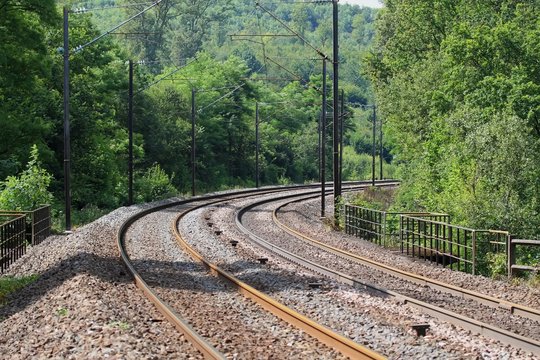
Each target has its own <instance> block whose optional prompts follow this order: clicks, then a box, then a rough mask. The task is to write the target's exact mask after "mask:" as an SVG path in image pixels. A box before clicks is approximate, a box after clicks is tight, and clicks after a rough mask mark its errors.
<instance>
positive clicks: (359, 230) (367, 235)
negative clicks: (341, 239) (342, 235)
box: [345, 205, 386, 245]
mask: <svg viewBox="0 0 540 360" xmlns="http://www.w3.org/2000/svg"><path fill="white" fill-rule="evenodd" d="M385 218H386V215H385V212H384V211H379V210H374V209H368V208H364V207H361V206H353V205H345V232H346V233H347V234H349V235H354V236H356V237H359V238H362V239H364V240H367V241H371V242H374V243H376V244H378V245H384V238H385Z"/></svg>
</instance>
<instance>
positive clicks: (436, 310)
mask: <svg viewBox="0 0 540 360" xmlns="http://www.w3.org/2000/svg"><path fill="white" fill-rule="evenodd" d="M299 196H300V195H296V196H294V195H286V196H281V197H277V198H272V199H266V200H263V201H258V202H254V203H251V204H250V205H248V206H245V207H243V208H242V209H240V210H239V212H238V213H237V216H236V224H237V226H238V228H239V229H240V230H241V231H242V232H243V233H244V234H246V235H247V236H248V237H249V238H250V239H251V240H253V241H254V242H255V244H257V245H258V246H260V247H261V248H264V249H266V250H267V251H270V252H272V253H274V254H276V255H277V256H279V257H281V258H283V259H285V260H287V261H290V262H293V263H296V264H298V265H300V266H303V267H305V268H307V269H310V270H311V271H314V272H316V273H319V274H322V275H325V276H328V277H330V278H333V279H336V280H338V281H340V282H342V283H345V284H348V285H351V286H354V287H362V288H369V289H372V290H374V291H377V292H379V293H382V294H385V295H388V296H391V297H394V298H397V299H400V300H401V301H403V302H405V303H408V304H410V305H413V306H415V307H417V308H419V309H421V310H422V311H423V312H425V313H428V314H430V315H432V316H434V317H437V318H439V319H441V320H443V321H447V322H450V323H452V324H454V325H458V326H461V327H462V328H465V329H467V330H471V331H474V332H476V333H478V334H481V335H484V336H487V337H489V338H493V339H497V340H499V341H501V342H503V343H505V344H509V345H512V346H515V347H517V348H521V349H523V350H526V351H531V352H533V353H534V354H536V355H540V342H539V341H537V340H536V339H530V338H527V337H524V336H521V335H518V334H515V333H512V332H510V331H507V330H504V329H500V328H498V327H495V326H492V325H490V324H486V323H483V322H481V321H477V320H474V319H471V318H469V317H466V316H463V315H460V314H457V313H454V312H452V311H449V310H446V309H443V308H441V307H438V306H434V305H431V304H428V303H426V302H423V301H419V300H417V299H414V298H412V297H408V296H404V295H402V294H399V293H397V292H395V291H390V290H386V289H383V288H380V287H377V286H374V285H372V284H368V283H365V282H362V281H360V280H358V279H356V278H354V277H352V276H350V275H348V274H344V273H342V272H339V271H335V270H333V269H330V268H328V267H325V266H321V265H319V264H317V263H314V262H312V261H310V260H307V259H305V258H303V257H301V256H298V255H296V254H293V253H291V252H289V251H287V250H285V249H283V248H281V247H279V246H276V245H275V244H272V243H271V242H269V241H267V240H265V239H263V238H261V237H260V236H258V235H256V234H255V233H253V232H252V231H251V230H249V229H248V228H247V227H245V226H244V225H243V223H242V217H243V215H244V214H245V213H247V212H249V211H250V210H251V209H253V208H255V207H257V206H260V205H264V204H267V203H270V202H275V201H279V200H286V199H290V198H298V197H299ZM306 238H307V237H305V238H301V240H304V241H306ZM310 242H311V240H310ZM312 245H317V244H316V243H315V242H313V243H312ZM317 247H319V248H321V249H323V250H325V251H329V252H332V253H334V252H333V251H330V250H329V249H328V248H325V247H321V246H317ZM334 254H335V253H334ZM338 256H342V257H344V255H342V254H341V255H338Z"/></svg>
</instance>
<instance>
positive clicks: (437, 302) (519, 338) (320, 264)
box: [237, 198, 540, 355]
mask: <svg viewBox="0 0 540 360" xmlns="http://www.w3.org/2000/svg"><path fill="white" fill-rule="evenodd" d="M277 200H280V198H277V199H271V200H266V201H263V202H258V203H255V204H251V205H249V206H247V207H245V208H243V209H242V210H240V213H239V215H238V218H237V223H238V225H239V226H240V227H241V228H243V231H244V232H245V233H246V234H248V235H249V236H250V237H251V238H252V239H253V240H255V241H257V243H258V244H259V245H260V246H263V247H266V248H267V249H269V250H270V249H271V250H272V251H274V252H277V253H280V256H282V257H285V258H288V259H289V260H291V261H293V262H296V263H299V264H301V265H302V266H304V267H307V268H310V269H311V270H313V271H316V272H319V273H323V274H325V275H326V276H330V277H333V278H336V279H339V280H340V281H343V282H345V283H348V284H352V285H354V286H364V285H365V286H368V287H371V288H372V289H374V290H376V291H379V292H381V293H384V294H386V295H389V296H393V297H396V298H400V299H402V300H403V301H405V302H409V303H411V304H413V305H415V306H417V307H421V308H423V309H424V311H426V312H428V313H430V314H432V315H435V316H437V317H439V318H442V319H445V320H447V321H450V322H452V323H454V324H457V325H459V326H462V327H464V328H467V329H469V330H472V331H475V332H477V333H481V334H484V335H486V336H488V337H492V338H495V339H498V340H500V341H502V342H504V343H506V344H511V345H513V346H516V347H518V348H522V349H524V350H525V351H531V352H533V353H535V354H537V355H538V354H540V343H539V342H538V337H537V336H536V335H535V334H540V325H539V324H538V321H536V313H535V309H529V308H527V307H523V306H520V305H518V304H509V303H508V302H506V301H500V302H502V303H504V304H505V305H506V304H509V305H508V307H504V308H502V307H499V308H497V309H493V308H492V307H487V306H485V305H483V304H482V302H484V301H485V299H486V298H489V297H486V296H483V297H481V300H482V301H480V303H478V302H476V301H473V300H472V298H474V296H473V295H474V293H473V292H471V291H466V290H463V291H462V293H461V294H460V295H463V294H464V293H466V294H467V296H468V299H464V298H463V296H456V295H455V293H456V290H457V289H456V288H457V287H453V289H451V290H452V294H448V293H442V292H441V290H443V287H444V284H442V283H440V282H439V283H437V282H435V283H437V285H438V288H437V289H436V290H432V289H429V290H427V289H426V286H425V284H419V283H418V281H417V282H416V283H412V281H411V279H409V280H406V281H404V280H403V279H402V278H403V277H404V274H403V272H401V273H400V274H396V273H394V274H392V275H390V274H391V273H392V270H391V268H390V267H387V268H384V269H383V268H382V267H380V266H379V267H377V266H375V265H374V264H372V265H370V264H367V265H370V267H367V266H366V262H365V261H360V260H362V259H360V260H359V259H358V258H357V257H356V256H355V255H354V254H350V253H346V252H344V251H342V250H340V249H337V248H334V247H329V246H328V245H326V244H324V243H321V242H317V241H314V240H313V239H311V238H309V237H306V236H305V235H302V234H300V233H298V232H295V231H292V230H291V229H286V230H287V231H288V233H289V235H292V236H289V237H287V236H276V232H275V231H271V232H270V231H262V232H261V231H260V228H259V230H258V231H259V234H264V235H261V236H262V237H264V238H265V239H269V240H268V241H265V239H263V238H261V236H257V235H255V234H254V233H253V231H250V230H248V229H246V228H245V227H244V226H243V224H242V216H243V214H244V213H247V212H248V211H249V210H255V212H256V213H257V214H260V213H261V212H267V213H271V212H272V211H270V210H268V207H269V205H263V204H267V203H273V202H275V201H277ZM284 201H285V204H286V203H287V202H288V201H286V200H284V199H283V200H282V203H283V202H284ZM265 206H266V207H265ZM274 220H277V219H276V217H275V212H274ZM257 221H258V222H260V221H261V220H260V218H259V219H258V220H257ZM257 221H253V220H252V221H248V223H249V224H250V226H249V227H250V228H258V227H257V226H256V222H257ZM280 227H281V228H282V229H283V228H285V226H284V225H283V224H280ZM299 239H301V241H299ZM302 243H303V245H302ZM305 245H308V246H311V247H316V248H318V249H319V250H309V251H308V250H306V246H305ZM321 251H322V253H321ZM323 253H326V255H325V254H323ZM307 258H309V259H310V260H311V261H309V260H307ZM338 258H339V259H338ZM397 275H399V276H397ZM399 277H401V279H400V278H399ZM360 279H361V280H360ZM491 301H493V300H491ZM428 303H432V304H433V305H430V304H428ZM511 308H514V309H524V310H527V311H521V312H520V313H523V314H528V313H532V316H531V318H524V317H520V316H514V315H511V314H510V313H509V312H508V309H511ZM448 309H451V310H453V311H449V310H448ZM456 312H459V314H458V313H456ZM472 318H474V319H472Z"/></svg>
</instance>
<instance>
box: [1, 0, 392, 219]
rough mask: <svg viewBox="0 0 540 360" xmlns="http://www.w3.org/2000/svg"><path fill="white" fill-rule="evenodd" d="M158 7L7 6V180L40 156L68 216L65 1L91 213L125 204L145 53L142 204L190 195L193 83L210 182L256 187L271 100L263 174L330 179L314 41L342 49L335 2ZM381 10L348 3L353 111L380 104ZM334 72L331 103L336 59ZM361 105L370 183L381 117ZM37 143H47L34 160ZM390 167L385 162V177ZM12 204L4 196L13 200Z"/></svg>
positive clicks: (80, 159) (343, 8)
mask: <svg viewBox="0 0 540 360" xmlns="http://www.w3.org/2000/svg"><path fill="white" fill-rule="evenodd" d="M152 5H153V3H152V2H141V1H127V0H117V1H109V0H102V1H86V2H84V1H83V2H80V1H79V2H71V1H69V2H65V1H64V2H60V1H53V0H43V1H41V0H40V1H38V0H29V1H16V0H3V1H0V28H1V32H0V37H1V39H0V103H1V107H0V128H1V129H2V131H1V132H0V137H1V139H0V179H7V178H9V179H11V183H13V180H14V178H13V176H16V175H18V174H21V173H23V171H24V169H26V168H27V163H28V161H29V159H32V161H33V162H32V164H33V165H32V166H34V167H35V166H36V164H38V165H41V166H43V168H45V169H46V171H47V172H48V173H49V174H51V175H52V177H51V179H49V180H50V183H51V186H50V189H51V191H52V193H53V194H54V199H55V201H54V202H55V204H56V209H57V210H58V211H59V212H60V211H61V209H62V205H61V204H62V202H63V177H64V176H63V155H64V154H63V122H62V121H63V120H62V119H63V108H62V105H63V103H62V96H63V95H62V94H63V56H62V53H63V49H62V45H63V31H62V23H63V22H62V7H63V6H68V7H69V9H70V13H69V42H70V50H71V53H70V86H71V94H70V119H71V127H70V128H71V168H72V198H73V206H74V209H75V210H76V211H77V214H79V216H82V217H84V216H93V215H96V212H97V213H99V211H100V209H104V210H106V209H111V208H114V207H117V206H119V205H123V204H125V203H126V202H127V189H128V187H127V168H128V162H127V161H128V131H127V117H128V115H127V103H128V60H132V61H134V63H135V76H134V84H135V85H134V87H135V90H134V94H135V95H134V133H135V135H134V144H135V146H134V153H135V197H136V201H138V202H142V201H150V200H154V199H158V198H161V197H164V196H170V195H173V194H178V193H187V192H188V191H189V189H190V187H191V182H190V177H191V167H190V166H191V160H190V154H191V133H190V131H191V90H192V89H195V91H196V92H195V94H196V95H195V100H196V109H197V110H196V118H197V119H196V122H197V128H196V139H197V145H196V148H197V159H196V168H197V170H196V178H197V189H198V191H199V192H205V191H210V190H216V189H224V188H231V187H239V186H254V184H255V133H254V128H255V124H254V119H255V103H256V102H259V103H261V105H260V134H261V144H260V145H261V155H260V160H261V175H260V178H261V183H262V184H278V183H302V182H310V181H317V180H318V176H319V173H318V135H317V128H318V122H319V117H320V108H321V88H322V73H321V69H322V61H321V57H320V56H319V55H318V54H317V52H316V51H315V50H314V49H317V50H318V51H319V52H320V53H324V54H329V55H331V50H332V48H331V43H332V27H331V26H332V21H331V19H332V17H331V5H329V3H326V4H324V3H321V4H314V3H287V2H281V3H280V2H278V3H276V2H269V3H268V4H264V3H262V4H261V5H262V6H256V3H255V2H247V1H239V0H228V1H223V0H219V1H218V0H197V1H195V0H163V1H161V2H160V3H159V4H157V5H156V6H152ZM151 6H152V9H150V10H148V11H145V9H146V8H147V7H151ZM130 18H132V20H131V21H128V22H127V23H125V25H123V26H121V27H119V28H117V26H118V25H119V24H121V23H123V22H124V21H125V20H127V19H130ZM375 18H376V10H374V9H370V8H360V7H358V6H350V5H340V25H339V26H340V49H341V54H340V59H339V60H340V63H341V69H340V81H341V82H340V85H341V86H340V87H342V88H343V89H344V91H345V101H346V104H349V105H346V106H358V105H362V104H368V103H373V101H374V100H373V94H372V92H371V90H370V86H369V81H368V80H367V75H366V74H365V72H363V69H364V68H365V66H364V64H363V61H364V55H366V54H367V53H368V51H369V47H370V44H371V43H372V41H373V38H374V34H375V30H374V21H375ZM294 33H296V34H297V35H295V36H291V35H293V34H294ZM101 34H107V35H106V36H104V37H101V38H99V36H100V35H101ZM97 38H99V40H98V41H95V42H93V40H94V39H97ZM328 68H329V73H328V81H327V83H328V84H329V85H328V86H329V87H328V90H329V91H328V93H329V97H328V100H329V104H330V105H331V101H332V99H331V91H330V90H331V88H330V84H331V81H330V79H331V77H332V74H331V71H330V70H331V64H329V66H328ZM348 109H349V110H351V111H347V113H348V114H349V115H348V117H347V118H346V124H345V134H346V135H345V143H346V147H345V149H344V153H345V159H344V162H343V163H344V170H343V173H344V178H345V179H359V178H369V177H370V176H371V168H370V166H369V164H370V161H371V160H370V155H369V154H370V152H371V135H370V133H371V132H370V131H371V130H370V128H371V124H370V123H371V121H372V119H371V117H370V114H371V112H369V111H362V110H361V109H360V110H356V111H352V108H351V107H348ZM330 110H331V109H330ZM329 122H330V124H329V129H331V120H330V121H329ZM327 134H328V139H327V141H328V144H331V132H330V131H328V132H327ZM33 145H36V147H37V151H35V152H34V157H32V158H30V155H31V151H30V150H31V147H32V146H33ZM327 148H328V150H329V151H328V153H327V156H328V159H329V160H330V156H331V154H330V146H328V147H327ZM388 149H389V148H385V149H384V156H385V159H386V160H387V162H388V161H390V159H391V157H390V153H389V150H388ZM327 163H328V164H329V166H331V161H327ZM29 168H30V167H28V169H29ZM28 169H27V170H28ZM392 171H393V167H392V166H391V165H388V164H386V162H385V176H386V177H391V176H392V175H393V174H392ZM327 174H329V176H331V171H327ZM329 180H331V179H330V178H329ZM7 184H8V182H5V183H4V187H5V189H4V195H6V191H5V190H6V189H8V186H7ZM10 191H11V190H10ZM7 197H9V196H7ZM4 198H6V196H4ZM4 200H5V199H4ZM6 203H7V201H4V202H3V203H2V196H0V205H1V204H6ZM85 212H86V213H89V214H87V215H85V214H84V213H85ZM75 221H76V222H77V221H79V219H76V220H75ZM80 221H84V219H80Z"/></svg>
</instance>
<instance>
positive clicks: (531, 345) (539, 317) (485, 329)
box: [241, 197, 540, 355]
mask: <svg viewBox="0 0 540 360" xmlns="http://www.w3.org/2000/svg"><path fill="white" fill-rule="evenodd" d="M308 198H310V197H307V198H306V197H304V198H301V199H296V200H293V201H290V202H288V203H285V204H282V205H280V206H279V207H278V208H276V209H275V210H274V212H273V218H274V222H276V224H277V225H278V226H279V227H280V228H281V229H283V230H284V231H286V232H287V233H289V234H291V235H293V236H295V237H297V238H298V239H301V240H303V241H306V242H308V243H310V244H312V245H314V246H317V247H319V248H321V249H323V250H326V251H328V252H330V253H333V254H336V255H338V256H340V257H343V258H346V259H349V260H351V261H355V262H358V263H359V264H362V265H365V266H369V267H371V268H373V269H377V270H380V271H383V272H385V273H388V274H391V275H393V276H397V277H399V278H402V279H404V280H408V281H412V282H415V283H418V284H419V285H422V286H425V285H427V286H429V287H431V288H434V289H438V290H440V291H445V292H448V293H451V294H456V295H460V296H463V297H465V298H469V299H472V300H475V301H478V302H479V303H482V304H484V305H488V306H492V307H499V308H504V309H508V310H509V311H510V312H511V313H513V314H516V315H520V316H523V317H527V318H530V319H532V320H535V321H540V310H537V309H533V308H529V307H526V306H523V305H520V304H515V303H511V302H509V301H506V300H502V299H498V298H495V297H492V296H489V295H485V294H480V293H478V292H475V291H471V290H467V289H464V288H460V287H458V286H454V285H450V284H446V283H443V282H440V281H437V280H433V279H430V278H427V277H424V276H421V275H417V274H414V273H409V272H406V271H403V270H400V269H397V268H394V267H391V266H388V265H384V264H381V263H380V262H376V261H373V260H371V259H368V258H365V257H362V256H359V255H357V254H353V253H350V252H347V251H345V250H342V249H338V248H335V247H332V246H330V245H328V244H326V243H324V242H321V241H317V240H315V239H312V238H310V237H309V236H307V235H304V234H302V233H300V232H298V231H296V230H294V229H292V228H290V227H289V226H287V225H285V224H283V223H282V222H280V221H279V219H278V218H277V212H278V211H279V210H280V209H281V208H282V207H284V206H286V205H287V204H289V203H292V202H297V201H303V200H306V199H308ZM311 198H313V197H311ZM282 199H286V197H280V198H274V199H272V200H268V201H260V202H258V203H253V204H250V205H249V206H247V207H246V208H243V209H242V210H244V209H246V210H244V211H247V209H248V208H252V207H255V206H257V205H261V204H263V203H268V202H271V201H276V200H282ZM242 210H241V211H242ZM243 231H244V232H246V233H250V231H249V230H247V229H245V230H243ZM494 232H496V231H494ZM502 233H504V232H502ZM253 236H254V237H257V236H256V235H255V234H253ZM269 247H272V250H273V251H275V250H274V249H273V248H275V247H273V246H272V245H269ZM279 256H281V257H284V258H286V259H288V260H290V261H293V262H295V263H299V264H302V265H303V266H305V267H307V268H309V269H313V270H314V271H316V272H319V273H321V274H324V275H327V276H330V277H332V278H335V279H337V280H338V281H340V282H343V283H346V284H350V285H353V286H354V285H361V286H366V287H369V288H371V289H373V290H375V291H379V292H381V293H384V294H386V295H390V296H392V297H397V298H399V299H401V300H403V301H404V302H406V303H409V304H410V305H412V306H414V307H417V308H419V309H421V310H422V311H424V312H426V313H427V314H430V315H432V316H435V317H437V318H439V319H441V320H444V321H448V322H450V323H452V324H454V325H457V326H461V327H463V328H464V329H468V330H471V331H474V332H476V333H478V334H482V335H485V336H488V337H491V338H494V339H497V340H499V341H502V342H503V343H506V344H510V345H513V346H516V347H519V348H522V349H524V350H527V351H532V352H533V353H534V354H536V355H540V342H539V341H538V340H537V339H534V338H526V337H523V336H520V335H517V334H514V333H512V332H509V331H506V330H503V329H500V328H497V327H495V326H492V325H490V324H486V323H482V322H480V321H477V320H474V319H470V318H468V317H466V316H463V315H460V314H456V313H454V312H452V311H449V310H446V309H444V308H440V307H437V306H434V305H431V304H427V303H424V302H422V301H418V300H416V299H413V298H409V297H407V296H403V295H401V294H398V293H395V292H393V291H388V290H385V289H381V288H378V287H376V286H373V285H371V284H368V283H364V282H362V281H361V280H359V279H355V278H353V277H350V276H348V275H346V274H342V273H338V272H336V271H333V270H330V269H327V268H324V267H322V266H320V265H317V264H314V263H312V262H310V261H309V260H306V259H302V258H300V257H298V256H296V255H294V254H287V253H286V252H284V253H283V254H281V255H279Z"/></svg>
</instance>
